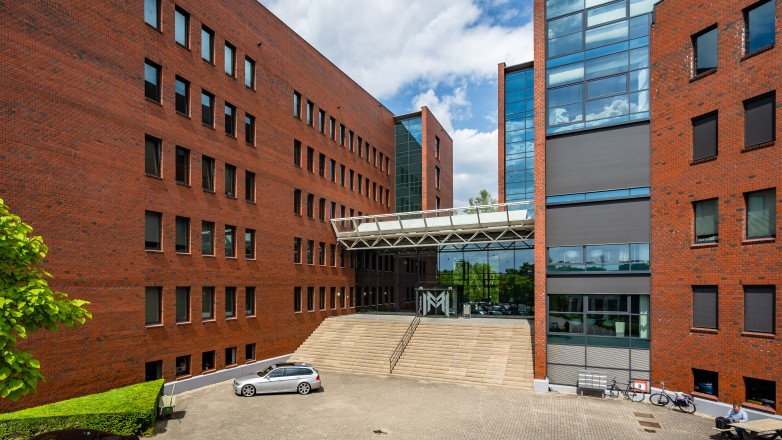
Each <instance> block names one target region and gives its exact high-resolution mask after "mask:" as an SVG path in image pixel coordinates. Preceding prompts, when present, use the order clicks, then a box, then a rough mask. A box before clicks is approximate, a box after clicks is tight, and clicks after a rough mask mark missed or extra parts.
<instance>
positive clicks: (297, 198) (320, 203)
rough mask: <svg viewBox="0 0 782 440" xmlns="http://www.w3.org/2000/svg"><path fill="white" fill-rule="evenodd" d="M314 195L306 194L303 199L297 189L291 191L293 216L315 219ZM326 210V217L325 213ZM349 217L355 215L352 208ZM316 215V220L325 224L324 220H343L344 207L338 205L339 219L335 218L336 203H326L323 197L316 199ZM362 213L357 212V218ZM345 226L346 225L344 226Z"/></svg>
mask: <svg viewBox="0 0 782 440" xmlns="http://www.w3.org/2000/svg"><path fill="white" fill-rule="evenodd" d="M315 199H316V198H315V195H314V194H311V193H308V194H307V195H306V198H304V193H302V191H301V190H300V189H298V188H294V189H293V215H298V216H301V215H305V214H306V216H307V218H309V219H312V220H314V219H315V213H316V208H315V204H316V201H315ZM327 210H328V216H327V215H326V214H327V212H326V211H327ZM349 212H350V215H349V216H350V217H354V216H355V215H356V211H355V210H354V209H353V208H350V211H349ZM317 215H318V220H320V221H321V222H325V221H326V220H333V219H335V218H345V215H346V212H345V205H339V217H338V216H337V203H336V202H333V201H332V202H327V200H326V199H324V198H323V197H320V198H318V199H317ZM363 215H364V213H363V212H361V211H358V216H359V217H361V216H363ZM345 226H347V225H345Z"/></svg>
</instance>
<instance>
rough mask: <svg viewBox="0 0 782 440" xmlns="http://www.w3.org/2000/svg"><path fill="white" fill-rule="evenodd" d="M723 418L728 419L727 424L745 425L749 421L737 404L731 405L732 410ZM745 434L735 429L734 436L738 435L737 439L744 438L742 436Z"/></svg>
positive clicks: (739, 429) (741, 430)
mask: <svg viewBox="0 0 782 440" xmlns="http://www.w3.org/2000/svg"><path fill="white" fill-rule="evenodd" d="M725 418H726V419H728V423H747V422H748V421H749V417H748V416H747V412H746V411H744V410H743V409H742V408H741V407H740V406H739V405H738V404H733V408H731V409H730V411H728V414H726V415H725ZM746 432H747V431H745V430H743V429H741V428H738V427H736V434H738V435H739V438H744V434H745V433H746Z"/></svg>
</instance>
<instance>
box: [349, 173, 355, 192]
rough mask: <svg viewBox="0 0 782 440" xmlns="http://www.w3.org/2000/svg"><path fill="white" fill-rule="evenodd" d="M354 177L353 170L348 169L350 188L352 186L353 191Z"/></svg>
mask: <svg viewBox="0 0 782 440" xmlns="http://www.w3.org/2000/svg"><path fill="white" fill-rule="evenodd" d="M353 177H354V173H353V170H350V171H348V188H350V190H351V191H353Z"/></svg>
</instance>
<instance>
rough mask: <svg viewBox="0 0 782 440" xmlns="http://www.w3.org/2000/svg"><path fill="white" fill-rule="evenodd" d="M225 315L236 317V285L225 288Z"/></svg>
mask: <svg viewBox="0 0 782 440" xmlns="http://www.w3.org/2000/svg"><path fill="white" fill-rule="evenodd" d="M225 317H226V318H236V287H226V288H225Z"/></svg>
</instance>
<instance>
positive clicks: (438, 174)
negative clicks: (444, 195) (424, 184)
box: [434, 167, 440, 189]
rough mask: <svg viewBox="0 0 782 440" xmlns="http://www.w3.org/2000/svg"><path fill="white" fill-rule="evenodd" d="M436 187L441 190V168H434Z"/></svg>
mask: <svg viewBox="0 0 782 440" xmlns="http://www.w3.org/2000/svg"><path fill="white" fill-rule="evenodd" d="M434 187H435V188H437V189H440V167H434Z"/></svg>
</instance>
